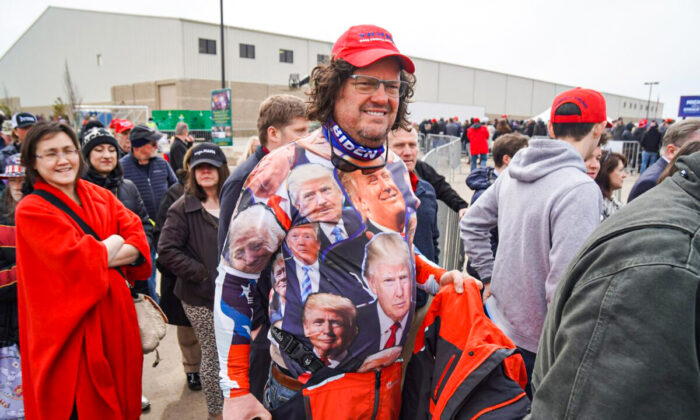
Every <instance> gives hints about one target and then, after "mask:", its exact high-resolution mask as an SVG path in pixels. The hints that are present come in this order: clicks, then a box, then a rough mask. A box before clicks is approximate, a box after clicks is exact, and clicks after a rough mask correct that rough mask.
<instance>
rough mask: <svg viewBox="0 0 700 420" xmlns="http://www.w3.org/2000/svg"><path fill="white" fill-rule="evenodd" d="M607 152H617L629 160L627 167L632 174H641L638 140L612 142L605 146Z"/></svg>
mask: <svg viewBox="0 0 700 420" xmlns="http://www.w3.org/2000/svg"><path fill="white" fill-rule="evenodd" d="M603 148H604V149H605V150H609V151H611V152H616V153H620V154H622V155H624V156H625V157H626V158H627V167H626V168H625V169H626V170H627V172H629V173H630V174H634V173H635V172H639V154H640V150H639V142H637V141H636V140H611V141H609V142H608V143H607V144H606V145H605V146H603Z"/></svg>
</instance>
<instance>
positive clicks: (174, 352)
mask: <svg viewBox="0 0 700 420" xmlns="http://www.w3.org/2000/svg"><path fill="white" fill-rule="evenodd" d="M489 164H490V165H493V162H489ZM468 173H469V165H468V163H467V162H466V160H465V159H463V160H462V167H461V169H460V171H459V172H457V173H455V180H454V181H453V182H452V187H453V188H454V189H455V190H456V191H457V192H459V193H460V195H462V197H463V198H464V199H465V200H466V201H467V202H468V201H470V199H471V196H472V191H471V190H470V189H469V188H467V186H466V184H465V182H464V180H465V179H466V176H467V174H468ZM636 179H637V176H628V177H627V179H626V180H625V183H624V186H623V188H622V202H623V203H624V202H626V201H627V196H628V195H629V191H630V189H631V188H632V185H634V182H635V181H636ZM159 351H160V356H161V358H162V360H161V362H160V364H159V365H158V366H157V367H155V368H153V367H151V365H152V363H153V361H154V360H155V354H154V353H152V354H149V355H147V356H146V357H145V358H144V359H145V360H144V366H143V378H144V379H143V392H144V394H145V395H146V396H147V397H148V398H149V399H150V400H151V411H150V412H148V413H145V414H143V415H142V418H143V419H152V420H156V419H164V420H171V419H172V420H195V419H196V420H199V419H206V416H207V411H206V410H207V408H206V403H205V402H204V394H202V392H193V391H190V390H189V389H188V388H187V385H186V383H185V373H184V371H183V370H182V364H181V356H180V349H179V348H178V345H177V334H176V330H175V327H173V326H168V333H167V336H166V337H165V339H164V341H163V342H161V344H160V347H159Z"/></svg>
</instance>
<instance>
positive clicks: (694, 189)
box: [671, 153, 700, 201]
mask: <svg viewBox="0 0 700 420" xmlns="http://www.w3.org/2000/svg"><path fill="white" fill-rule="evenodd" d="M676 166H677V167H678V172H676V173H675V174H674V175H673V177H672V178H671V179H672V180H673V181H674V182H676V183H677V184H678V185H679V186H680V187H681V188H683V190H684V191H685V192H687V193H688V194H690V195H691V196H693V197H695V199H696V200H698V201H700V153H693V154H692V155H689V156H681V157H679V158H678V161H677V162H676Z"/></svg>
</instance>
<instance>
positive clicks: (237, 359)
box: [214, 25, 471, 419]
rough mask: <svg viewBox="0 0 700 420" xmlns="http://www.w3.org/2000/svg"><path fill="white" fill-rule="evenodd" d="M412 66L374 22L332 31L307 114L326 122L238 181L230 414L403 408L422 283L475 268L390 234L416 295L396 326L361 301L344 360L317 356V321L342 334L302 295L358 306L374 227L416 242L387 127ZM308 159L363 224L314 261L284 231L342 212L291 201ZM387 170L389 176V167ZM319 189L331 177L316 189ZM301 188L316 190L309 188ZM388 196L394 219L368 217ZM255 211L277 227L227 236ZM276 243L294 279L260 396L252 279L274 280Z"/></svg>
mask: <svg viewBox="0 0 700 420" xmlns="http://www.w3.org/2000/svg"><path fill="white" fill-rule="evenodd" d="M413 71H414V65H413V62H412V61H411V60H410V59H409V58H408V57H406V56H405V55H403V54H401V53H400V52H399V50H398V49H397V48H396V46H395V45H394V40H393V37H392V35H391V34H390V33H389V32H388V31H386V30H384V29H382V28H379V27H377V26H370V25H366V26H354V27H352V28H350V29H349V30H348V31H346V32H345V33H344V34H343V35H341V37H340V38H339V39H338V41H337V42H336V43H335V45H334V47H333V52H332V60H331V62H330V63H329V64H327V65H322V66H319V67H316V68H315V69H314V70H313V72H312V74H311V79H312V83H311V86H313V88H312V91H311V93H310V105H309V110H308V114H309V119H310V120H316V121H319V122H320V123H321V125H322V126H321V128H320V129H318V130H316V131H315V132H313V133H312V134H311V135H309V136H308V137H305V138H302V139H300V140H298V141H297V142H295V143H293V144H289V145H286V146H282V147H280V148H278V149H277V150H275V151H272V152H271V153H270V154H269V155H267V156H265V157H264V158H262V160H261V161H260V165H265V164H266V163H267V161H268V160H271V159H274V160H275V162H276V165H277V168H278V170H277V171H274V172H273V173H270V171H253V172H251V174H250V176H249V177H248V180H247V181H246V183H245V184H244V185H246V186H248V187H244V188H243V191H242V192H241V198H240V200H239V202H238V206H237V208H236V211H235V212H234V215H233V219H232V222H231V226H232V228H230V229H229V233H228V235H227V239H225V242H224V244H223V249H222V255H221V260H220V265H219V276H218V278H217V279H216V291H215V302H214V314H215V331H216V337H217V347H218V350H219V360H220V366H221V369H222V370H221V373H220V377H221V381H220V384H221V388H222V390H223V393H224V397H225V403H224V418H225V419H234V418H235V419H241V418H242V419H252V418H256V417H257V418H261V419H270V418H272V417H273V416H274V417H275V418H284V419H287V418H304V417H306V418H318V419H324V418H353V419H354V418H379V419H395V418H398V415H399V408H400V399H401V372H402V366H401V365H402V363H401V361H400V359H398V355H399V354H400V350H401V349H402V347H403V346H404V345H405V341H406V334H402V329H401V328H404V329H405V325H410V322H411V319H412V318H413V314H414V310H415V296H416V283H418V285H417V286H418V287H420V288H422V289H424V290H426V291H428V292H430V293H435V292H436V291H437V290H438V288H439V287H440V286H441V285H444V284H446V283H453V282H454V283H455V289H456V290H458V291H459V292H462V291H463V290H464V284H465V281H469V280H468V277H463V276H462V274H461V273H459V272H458V271H449V272H448V271H445V270H443V269H441V268H439V267H436V266H435V265H433V264H432V263H429V262H428V261H427V260H426V259H425V258H424V257H422V256H421V255H420V253H418V252H411V253H409V252H405V253H404V254H400V253H399V252H398V250H397V249H391V246H393V245H387V246H388V247H389V249H386V250H385V252H387V253H389V254H392V255H405V256H406V255H407V256H408V258H409V259H408V260H406V259H405V258H406V257H405V256H404V261H402V262H401V266H402V267H406V266H408V267H410V270H409V273H408V274H407V275H408V277H409V278H408V280H407V281H408V283H409V284H410V299H408V298H407V299H405V300H404V301H402V303H403V304H404V305H406V309H407V311H406V314H407V315H406V317H407V318H406V319H405V320H404V321H403V324H400V325H398V326H397V325H396V323H395V322H380V320H379V318H378V317H379V315H378V312H377V311H367V310H363V311H358V314H359V313H360V312H362V313H363V315H362V316H361V317H360V316H359V315H358V320H357V329H358V331H359V332H364V333H363V334H359V335H357V336H355V335H354V334H353V335H352V336H348V337H347V341H348V342H347V343H345V344H347V346H346V347H344V348H345V349H346V350H345V352H344V354H343V357H342V360H336V361H334V362H333V363H329V362H328V361H327V360H323V358H319V357H318V354H317V353H315V352H314V350H313V349H314V347H317V345H318V342H316V343H312V342H311V341H310V339H309V337H308V336H307V334H305V331H306V332H308V331H310V330H311V329H312V327H313V328H316V329H318V330H319V331H320V330H323V331H324V334H323V335H324V337H325V339H326V340H329V341H331V340H335V339H336V338H337V337H334V336H333V334H334V333H333V331H334V330H333V328H331V327H332V326H333V322H332V320H330V319H328V320H326V321H327V322H320V323H319V325H317V326H312V325H310V324H309V322H311V320H306V321H305V320H304V316H303V314H304V303H305V302H307V301H309V299H311V297H312V296H314V295H316V294H324V295H325V294H330V295H335V296H340V297H343V298H344V299H336V300H346V301H350V302H352V305H353V306H355V307H358V308H366V307H368V306H369V305H372V304H375V305H376V302H377V294H376V291H374V290H373V289H372V288H371V287H369V285H368V284H367V281H366V280H365V279H366V275H365V274H366V273H365V272H364V271H365V269H364V266H365V264H364V261H365V259H366V258H367V256H366V248H368V244H369V243H370V241H371V240H372V238H377V237H379V236H382V235H385V234H392V235H395V236H396V237H398V238H399V242H401V243H402V245H401V247H403V248H405V249H409V248H408V247H412V243H411V242H412V233H411V231H410V223H408V221H410V220H411V216H412V215H413V214H414V213H415V211H416V208H417V205H418V200H417V198H416V196H415V194H414V193H413V191H412V189H411V185H410V181H409V176H408V173H407V171H406V166H405V165H404V163H403V162H402V161H401V159H400V158H399V157H398V156H396V155H395V154H394V153H392V152H391V151H390V150H389V149H388V145H387V135H388V133H389V131H390V130H391V129H392V128H393V129H396V128H398V127H403V128H409V127H410V122H409V121H408V119H407V101H408V99H409V98H410V97H411V96H412V93H413V84H414V78H413V76H412V73H413ZM305 165H315V166H319V165H320V166H322V167H324V168H328V170H330V171H331V172H332V173H333V175H334V177H333V180H332V182H335V183H336V185H335V186H333V188H331V187H328V188H327V190H328V192H330V191H332V190H333V189H335V188H336V187H337V189H339V190H340V191H342V192H343V193H342V194H340V196H339V199H340V200H341V201H342V208H343V210H342V211H343V214H346V213H348V214H349V213H353V214H355V215H356V217H357V218H358V219H359V220H360V221H361V223H360V224H361V226H360V227H359V228H357V229H347V226H346V228H345V234H342V232H338V233H339V235H338V236H337V238H336V239H335V240H334V241H332V244H331V245H329V246H328V247H327V248H326V249H323V250H321V251H320V252H319V253H318V256H317V258H316V260H315V262H314V263H313V265H310V266H308V267H302V266H300V265H297V264H295V258H294V255H293V253H292V250H291V249H290V247H289V246H288V245H287V244H286V242H287V241H285V238H286V237H287V236H288V234H291V233H290V232H294V231H297V230H299V229H300V228H305V227H308V228H311V229H309V230H311V231H316V232H321V231H323V232H325V231H326V230H328V229H330V230H331V231H332V230H335V228H338V225H339V223H338V220H337V216H334V214H336V213H335V212H326V213H323V212H320V213H318V214H316V215H315V216H314V217H313V218H311V217H308V215H306V212H305V211H303V209H300V208H298V207H296V206H297V200H290V197H291V195H290V192H289V187H288V180H287V179H286V178H287V177H288V176H289V175H288V174H290V173H296V172H297V171H295V170H294V169H295V168H300V167H303V166H305ZM344 173H351V174H352V177H347V176H341V174H344ZM280 176H282V177H284V178H285V179H283V182H281V183H279V182H275V181H276V179H277V178H279V177H280ZM387 176H388V177H389V178H390V179H385V177H387ZM346 178H352V180H354V181H358V184H359V183H360V182H359V181H362V182H361V183H362V185H367V186H368V188H371V189H372V191H376V194H375V195H374V196H373V197H369V195H368V196H367V197H364V198H363V199H362V200H360V199H359V198H358V197H357V195H355V194H348V192H347V191H345V185H344V184H342V183H341V182H340V179H346ZM358 178H361V179H359V180H358ZM386 185H391V188H388V187H385V186H386ZM249 186H265V187H266V188H268V189H270V190H274V191H271V192H270V193H271V197H272V196H275V197H280V198H281V199H283V200H286V202H287V203H288V206H286V207H284V208H282V207H279V206H275V203H274V202H273V201H274V200H272V199H271V198H265V197H261V195H260V194H255V193H253V191H251V190H250V188H249ZM323 191H325V187H324V189H320V190H319V192H320V193H323ZM317 196H318V197H321V196H322V194H318V195H317ZM301 198H302V199H304V200H306V199H308V200H315V198H314V197H311V196H309V197H308V198H306V197H301ZM384 201H391V202H392V203H403V208H401V209H399V210H400V211H394V212H393V213H392V214H394V215H395V216H396V217H395V219H394V220H393V221H394V222H396V223H370V220H369V219H368V218H364V217H365V216H363V215H366V214H367V211H368V209H369V208H376V207H377V204H378V203H379V202H384ZM392 209H393V210H396V209H395V208H392ZM253 212H254V213H255V214H256V215H257V216H256V217H257V218H259V219H262V218H264V219H272V218H275V219H276V225H275V226H274V229H272V230H274V232H273V233H274V234H271V235H270V238H268V239H269V240H268V241H266V242H264V243H263V242H262V241H261V240H260V238H257V237H251V238H249V239H248V240H247V242H246V243H245V244H244V243H243V242H241V241H233V240H231V238H232V237H233V236H232V232H233V231H234V229H233V226H235V225H242V223H237V220H238V219H239V218H240V219H241V220H243V217H244V216H246V214H248V213H251V214H252V213H253ZM374 222H376V221H374ZM331 234H333V235H334V234H335V233H331ZM270 240H272V241H274V246H271V244H270ZM279 253H281V254H282V260H283V261H284V264H285V270H286V272H287V273H288V275H290V273H292V274H294V276H295V277H296V281H289V282H288V283H287V290H286V302H285V310H284V314H283V315H282V319H281V325H279V324H276V326H273V327H271V328H270V337H271V342H272V346H271V348H270V353H271V358H272V362H273V363H272V367H271V369H270V377H269V380H268V384H267V386H266V392H265V395H264V398H263V403H264V406H263V404H261V403H260V402H259V401H258V400H256V399H255V397H253V396H252V395H251V394H250V392H249V388H250V385H249V378H248V364H249V351H250V343H251V341H252V340H253V339H254V338H255V337H256V333H257V330H256V329H252V328H251V326H252V325H254V323H253V322H252V318H254V317H258V316H260V314H259V313H256V312H255V311H256V310H257V309H254V308H258V307H260V305H257V304H256V303H255V302H254V298H253V296H252V295H251V290H254V289H255V287H256V285H257V282H270V281H271V279H270V278H269V277H261V276H260V273H261V271H262V269H263V267H264V265H266V264H267V263H269V262H270V261H272V260H274V259H275V258H277V256H276V255H277V254H279ZM236 262H239V263H238V264H236ZM241 262H244V263H241ZM319 273H320V275H319ZM470 290H471V288H470ZM311 300H313V299H311ZM406 302H408V304H406ZM385 321H386V320H385ZM304 322H306V325H305V324H304ZM278 325H279V327H278ZM377 326H379V327H377ZM371 331H375V332H374V333H372V332H371ZM318 339H319V337H314V340H316V341H318ZM268 410H269V411H268Z"/></svg>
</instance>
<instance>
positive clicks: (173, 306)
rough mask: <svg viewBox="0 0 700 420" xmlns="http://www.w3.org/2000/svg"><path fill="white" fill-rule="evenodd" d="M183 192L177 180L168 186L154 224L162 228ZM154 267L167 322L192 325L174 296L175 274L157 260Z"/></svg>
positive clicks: (161, 304)
mask: <svg viewBox="0 0 700 420" xmlns="http://www.w3.org/2000/svg"><path fill="white" fill-rule="evenodd" d="M184 192H185V187H184V186H183V185H182V184H181V183H179V182H178V183H177V184H173V185H172V186H171V187H170V188H168V192H166V193H165V196H164V197H163V199H162V200H161V202H160V206H159V207H158V214H157V215H156V226H160V227H161V228H162V226H163V225H165V219H166V218H167V216H168V209H170V206H172V205H173V203H174V202H176V201H177V199H178V198H180V197H182V194H184ZM156 268H158V271H160V301H159V302H158V304H159V305H160V308H161V309H162V310H163V312H165V315H166V316H167V317H168V323H169V324H172V325H179V326H182V327H190V326H192V325H191V324H190V320H189V319H188V318H187V315H185V310H184V309H182V302H180V299H178V297H177V296H175V282H176V281H177V276H175V274H173V273H171V272H170V270H168V269H167V268H165V267H163V266H162V265H161V264H159V263H158V260H156Z"/></svg>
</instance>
